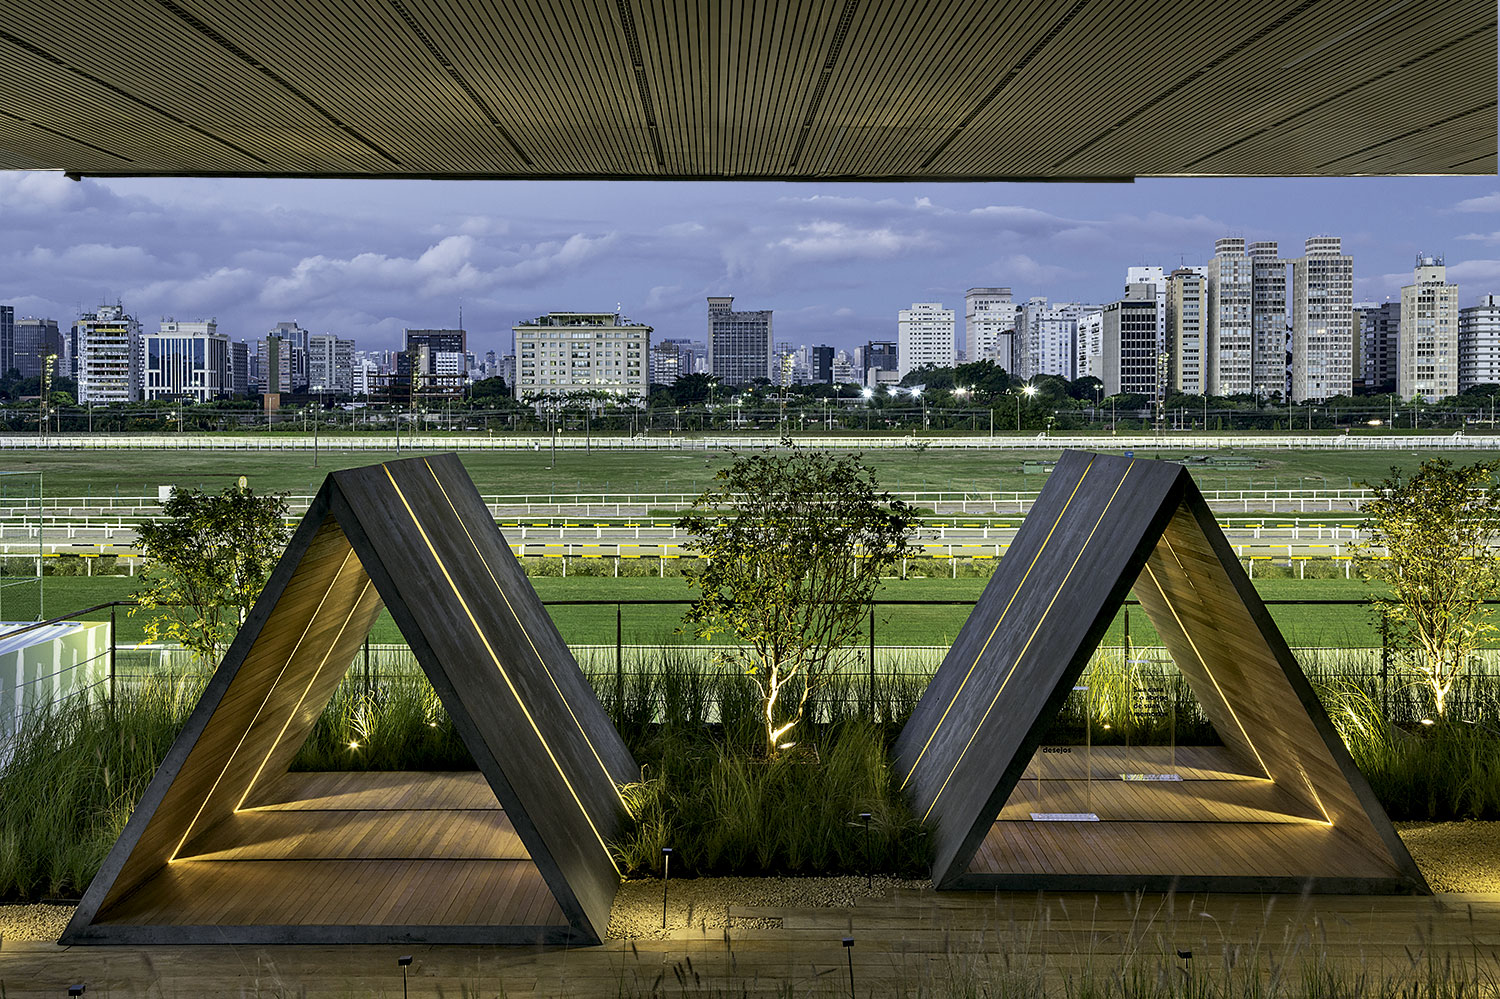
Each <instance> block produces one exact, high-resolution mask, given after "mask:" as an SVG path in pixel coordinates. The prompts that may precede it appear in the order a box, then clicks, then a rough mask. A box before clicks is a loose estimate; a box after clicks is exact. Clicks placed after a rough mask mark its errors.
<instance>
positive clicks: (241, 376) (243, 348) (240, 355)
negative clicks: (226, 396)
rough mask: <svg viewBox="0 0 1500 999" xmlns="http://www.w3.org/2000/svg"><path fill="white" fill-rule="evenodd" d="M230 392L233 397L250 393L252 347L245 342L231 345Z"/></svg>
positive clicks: (241, 341) (237, 341) (238, 341)
mask: <svg viewBox="0 0 1500 999" xmlns="http://www.w3.org/2000/svg"><path fill="white" fill-rule="evenodd" d="M229 391H230V394H232V395H248V394H249V392H250V345H249V344H248V343H246V342H245V341H243V340H236V341H234V342H233V343H231V344H230V345H229Z"/></svg>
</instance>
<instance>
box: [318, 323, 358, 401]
mask: <svg viewBox="0 0 1500 999" xmlns="http://www.w3.org/2000/svg"><path fill="white" fill-rule="evenodd" d="M307 390H308V391H309V392H332V393H335V394H337V395H349V394H350V393H351V392H353V391H354V341H353V340H346V339H344V338H342V337H339V336H336V335H334V334H333V333H313V334H311V335H310V336H308V338H307Z"/></svg>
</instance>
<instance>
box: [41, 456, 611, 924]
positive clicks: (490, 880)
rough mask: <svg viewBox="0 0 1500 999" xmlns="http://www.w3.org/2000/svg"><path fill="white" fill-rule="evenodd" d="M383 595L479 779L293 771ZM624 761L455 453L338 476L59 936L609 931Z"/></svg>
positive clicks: (320, 496)
mask: <svg viewBox="0 0 1500 999" xmlns="http://www.w3.org/2000/svg"><path fill="white" fill-rule="evenodd" d="M382 607H384V608H388V609H389V610H390V612H391V615H392V617H393V618H394V619H395V622H396V624H397V625H398V626H399V628H400V630H401V632H402V634H403V635H404V636H405V638H406V640H407V642H408V643H409V645H410V647H411V649H412V651H413V653H414V654H415V657H416V660H417V662H418V663H420V664H421V667H422V669H423V670H424V671H425V672H426V674H427V677H428V679H429V680H430V681H431V682H432V686H433V687H434V689H435V690H436V692H437V694H438V696H439V698H441V700H442V703H443V706H444V707H445V708H446V709H447V711H448V714H449V715H450V716H451V717H452V720H453V724H454V726H455V729H456V730H457V733H458V734H459V736H460V737H461V738H462V740H463V742H464V743H465V745H466V746H467V747H468V749H469V751H470V753H471V754H472V755H473V758H474V761H475V763H476V764H477V766H478V770H479V773H478V774H477V775H475V774H467V775H466V774H449V775H441V774H371V775H359V774H346V775H337V776H335V775H317V776H310V775H304V774H288V773H287V767H288V764H289V762H290V761H291V759H292V757H293V756H294V755H295V753H296V752H297V750H298V748H299V747H300V746H301V745H302V743H303V742H304V740H305V739H306V737H307V735H308V733H309V731H310V730H311V727H312V725H313V724H314V721H315V720H316V719H317V717H318V715H319V714H320V712H321V711H322V710H323V707H324V705H325V704H327V703H328V701H329V699H330V698H331V697H332V695H333V694H334V692H335V690H336V688H337V686H338V684H339V681H340V679H341V678H342V677H343V676H344V674H345V672H346V670H347V668H348V667H349V665H350V663H351V660H354V659H355V656H356V654H357V653H358V651H359V650H360V647H361V645H362V643H363V642H364V640H365V637H366V635H367V634H368V632H369V630H370V627H371V626H372V625H373V623H374V622H375V620H376V617H377V615H378V614H379V613H380V611H381V609H382ZM633 779H639V773H638V770H637V768H636V766H635V763H634V761H633V760H632V758H631V756H630V753H629V751H628V750H627V749H626V747H625V745H624V743H623V742H622V741H621V739H620V737H619V734H618V733H617V732H616V730H615V728H614V726H613V725H612V724H611V723H610V721H609V719H608V717H607V716H606V715H605V713H604V711H603V709H602V707H601V706H600V704H599V702H598V700H597V698H596V697H595V696H594V693H593V691H592V690H591V689H590V687H589V685H588V683H587V681H586V679H585V678H584V676H583V674H582V673H581V671H580V670H579V668H578V665H577V663H576V661H575V660H574V659H573V657H572V655H571V654H570V653H569V651H568V647H567V645H566V644H565V643H564V642H563V640H562V637H561V636H560V635H559V634H558V632H557V629H556V628H555V627H554V626H553V624H552V621H551V619H550V618H549V617H548V616H547V613H546V611H545V609H544V608H543V607H542V605H541V602H540V600H539V599H538V598H537V596H536V593H535V591H533V590H532V588H531V586H530V585H529V583H528V582H527V581H526V578H525V575H524V573H523V572H522V569H521V566H520V564H519V563H518V562H517V561H516V559H515V557H514V556H513V555H512V554H511V551H510V548H509V546H508V545H507V544H506V542H505V539H504V538H503V537H502V536H501V535H500V532H499V530H498V529H497V528H496V526H495V522H494V519H493V517H492V516H491V514H490V511H489V510H488V508H487V507H486V506H485V504H484V501H483V500H482V499H481V498H480V496H479V494H478V493H477V492H476V490H475V489H474V486H473V484H472V482H470V480H469V478H468V476H467V475H466V474H465V472H464V469H463V466H462V464H460V462H459V460H458V458H457V457H456V456H454V455H443V456H440V457H431V458H411V459H406V460H402V461H393V462H387V463H385V464H381V465H374V466H369V467H365V468H356V469H350V470H346V471H339V472H334V473H333V474H331V475H329V476H328V478H327V480H326V481H325V482H324V484H323V487H322V489H321V490H320V491H319V493H318V495H317V497H316V498H315V499H314V500H313V503H312V506H311V507H310V508H309V510H308V511H307V514H306V516H305V517H304V518H303V520H302V523H301V525H300V526H299V527H298V528H297V530H296V532H295V534H294V535H293V537H292V540H291V543H290V544H289V545H288V547H287V550H286V553H285V555H284V556H283V557H282V559H281V561H280V563H279V564H278V565H277V567H276V569H275V570H274V572H273V573H272V574H271V578H270V581H269V582H268V584H267V585H266V587H265V589H264V591H263V592H262V593H261V596H260V598H259V599H258V601H257V602H256V604H255V607H254V609H253V610H252V611H251V613H250V615H249V617H248V619H247V620H246V622H245V625H244V627H243V628H242V629H241V630H240V633H239V635H238V637H237V638H236V639H235V641H234V643H233V645H232V646H231V647H230V649H229V651H228V653H227V654H226V656H225V658H224V660H223V663H222V664H221V665H220V666H219V668H218V670H217V671H216V672H215V674H214V676H213V677H212V679H211V680H210V681H209V683H208V685H207V687H206V689H205V691H204V693H203V696H202V699H201V701H200V702H199V704H198V706H197V708H196V709H195V710H194V711H193V713H192V715H191V717H190V718H189V720H188V722H187V724H186V726H185V727H184V729H183V731H182V733H181V735H180V736H179V738H178V739H177V742H176V743H175V744H174V745H173V747H172V749H171V751H170V752H169V753H168V755H167V758H166V760H165V762H164V763H163V764H162V766H161V768H160V770H159V771H158V772H157V774H156V776H155V778H154V779H153V780H152V782H151V784H150V786H149V787H148V789H147V791H146V793H145V795H144V796H143V798H142V799H141V801H140V803H139V804H138V806H137V807H136V810H135V813H134V814H133V815H132V816H131V818H130V821H129V822H128V824H127V825H126V827H125V830H124V832H123V834H122V835H121V836H120V839H119V841H118V842H117V843H116V844H115V847H114V849H113V850H112V851H111V853H110V854H109V857H108V858H107V859H106V861H105V862H104V865H103V867H102V868H101V870H100V871H99V874H98V876H97V877H96V878H95V879H94V881H93V883H92V884H91V885H90V886H89V889H88V891H87V892H86V893H85V895H84V898H83V900H82V904H81V905H80V906H79V907H78V910H77V912H76V913H75V915H74V917H73V919H72V922H71V923H70V924H69V925H68V928H67V931H66V932H65V934H64V935H63V937H62V942H63V943H90V942H94V943H157V942H160V943H186V942H205V943H208V942H212V943H223V942H232V943H241V942H244V943H272V942H299V943H314V942H322V943H343V942H349V943H379V942H388V941H389V942H395V941H403V942H404V941H427V942H434V943H440V942H441V943H535V942H565V941H566V942H583V943H589V942H597V941H598V940H599V939H601V938H602V936H603V934H604V931H605V928H606V926H607V924H608V920H609V911H610V905H611V903H612V902H613V900H614V895H615V890H616V888H617V886H618V884H619V872H618V870H617V869H616V866H615V864H614V861H613V859H612V857H611V854H610V851H609V846H608V842H609V840H610V839H611V837H612V836H613V835H614V834H615V833H616V831H617V828H618V824H619V823H620V821H621V819H622V818H623V816H624V815H625V809H624V803H623V801H622V799H621V797H620V792H619V787H620V785H621V784H623V783H625V782H628V781H630V780H633Z"/></svg>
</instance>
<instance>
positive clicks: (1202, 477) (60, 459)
mask: <svg viewBox="0 0 1500 999" xmlns="http://www.w3.org/2000/svg"><path fill="white" fill-rule="evenodd" d="M1057 441H1058V443H1057V444H1056V446H1053V447H1051V448H1045V449H1038V450H1035V451H944V450H936V449H933V450H925V451H916V450H912V449H902V450H900V451H890V452H886V451H871V452H869V453H868V454H867V455H866V460H867V461H868V463H869V464H870V465H872V466H873V467H874V468H875V470H876V473H877V475H878V476H879V479H880V482H881V484H882V485H883V486H884V487H885V488H887V489H894V490H931V489H944V490H972V491H990V490H1005V491H1009V490H1021V491H1035V490H1038V489H1040V488H1041V487H1042V483H1043V482H1044V481H1045V479H1046V476H1045V474H1042V473H1041V472H1039V471H1032V472H1026V471H1023V463H1024V462H1026V461H1032V462H1036V461H1039V460H1040V461H1050V460H1052V459H1055V458H1056V456H1057V454H1058V452H1059V450H1061V449H1062V448H1063V447H1066V446H1067V443H1066V439H1065V438H1058V439H1057ZM1215 455H1216V456H1218V457H1233V458H1244V459H1249V460H1252V461H1253V462H1254V463H1255V465H1256V467H1253V468H1210V467H1204V466H1200V467H1197V468H1196V469H1195V471H1194V474H1195V477H1196V478H1197V481H1198V484H1199V486H1200V488H1202V489H1205V490H1214V489H1270V488H1279V489H1303V488H1306V489H1313V488H1330V489H1335V488H1337V489H1342V488H1348V487H1350V486H1351V485H1354V486H1357V485H1358V484H1359V483H1360V482H1361V481H1368V480H1378V479H1381V478H1384V477H1385V475H1386V474H1387V472H1388V470H1389V467H1390V466H1391V465H1393V464H1394V465H1400V466H1401V467H1403V468H1409V467H1413V466H1415V465H1416V464H1417V463H1418V462H1419V461H1420V460H1421V458H1422V455H1421V454H1420V452H1395V453H1388V452H1363V451H1357V450H1351V449H1341V450H1332V449H1330V450H1328V451H1248V450H1247V451H1225V452H1216V453H1215ZM404 456H405V454H403V457H404ZM1152 456H1153V457H1156V456H1159V457H1164V458H1171V459H1179V460H1180V459H1183V458H1186V457H1188V455H1187V452H1186V451H1181V452H1178V451H1163V452H1160V454H1159V455H1152ZM395 457H396V454H395V452H394V451H392V452H390V453H388V454H383V453H379V452H370V451H364V452H356V453H331V454H323V455H321V456H320V458H319V462H318V467H317V468H314V467H313V464H312V455H311V454H304V453H280V452H259V453H256V452H249V453H234V452H212V451H209V452H191V451H182V452H173V451H165V452H159V451H152V452H131V451H77V452H53V453H28V452H15V453H13V454H10V455H8V456H7V458H6V468H7V470H8V471H30V470H38V471H41V472H43V474H44V483H45V485H44V489H45V493H46V495H48V496H70V497H71V496H116V495H118V496H150V497H152V498H154V497H155V496H156V491H157V487H158V486H161V485H184V486H195V487H201V488H204V489H209V490H214V491H217V490H219V489H222V488H224V487H225V486H227V485H230V484H232V483H233V482H234V481H235V480H236V479H237V478H238V477H239V476H241V475H245V476H247V477H248V478H249V480H250V483H251V485H252V486H254V487H255V488H256V489H258V490H262V491H289V492H292V493H294V494H298V495H309V494H311V493H313V492H315V491H316V490H317V487H318V484H319V483H321V482H322V480H323V477H324V476H325V475H326V474H327V473H328V472H329V471H332V470H334V469H337V468H348V467H353V466H358V465H368V464H372V463H374V462H377V461H382V460H388V459H391V458H395ZM462 457H463V462H464V466H465V467H466V468H467V469H468V471H469V474H470V476H472V477H473V479H474V481H475V484H476V485H478V487H479V491H480V492H482V493H486V494H497V493H506V494H514V493H533V494H536V493H542V494H545V493H549V492H568V493H571V492H580V491H581V492H615V493H652V492H697V491H699V490H701V489H703V488H705V487H706V486H707V485H708V484H709V482H710V480H711V479H712V478H713V474H714V472H715V471H716V470H717V469H719V468H720V467H722V466H723V464H724V462H725V461H726V460H727V458H728V452H725V451H714V452H710V453H709V454H707V455H705V454H704V453H703V452H701V451H696V452H662V451H636V452H631V451H598V452H594V453H585V452H574V451H559V452H558V454H557V467H556V468H552V467H550V462H551V457H550V452H549V451H547V450H545V449H544V450H541V451H502V452H491V453H464V454H463V455H462ZM1458 460H1460V461H1462V460H1464V459H1463V458H1462V457H1460V458H1459V459H1458ZM35 489H36V483H35V480H34V479H32V478H31V477H30V476H5V477H0V496H3V495H12V496H14V495H28V496H29V495H35Z"/></svg>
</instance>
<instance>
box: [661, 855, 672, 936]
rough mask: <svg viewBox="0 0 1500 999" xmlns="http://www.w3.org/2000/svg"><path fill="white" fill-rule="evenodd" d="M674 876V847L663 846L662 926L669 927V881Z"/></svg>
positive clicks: (663, 927)
mask: <svg viewBox="0 0 1500 999" xmlns="http://www.w3.org/2000/svg"><path fill="white" fill-rule="evenodd" d="M671 876H672V848H671V847H670V846H664V847H662V848H661V928H662V929H666V928H667V881H668V880H669V879H670V878H671Z"/></svg>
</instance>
